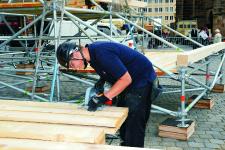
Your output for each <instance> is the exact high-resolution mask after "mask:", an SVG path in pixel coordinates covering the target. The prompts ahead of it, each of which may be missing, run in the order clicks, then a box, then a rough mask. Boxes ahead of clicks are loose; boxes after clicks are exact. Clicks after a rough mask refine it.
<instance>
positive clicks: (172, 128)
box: [159, 118, 195, 133]
mask: <svg viewBox="0 0 225 150" xmlns="http://www.w3.org/2000/svg"><path fill="white" fill-rule="evenodd" d="M179 123H180V121H176V120H174V119H171V118H168V119H166V120H165V121H163V122H162V123H161V124H160V126H159V130H160V131H168V132H176V133H189V132H190V130H192V128H194V126H195V122H193V121H188V122H186V123H188V124H190V126H189V127H188V128H179V127H177V125H178V124H179Z"/></svg>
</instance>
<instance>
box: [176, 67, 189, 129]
mask: <svg viewBox="0 0 225 150" xmlns="http://www.w3.org/2000/svg"><path fill="white" fill-rule="evenodd" d="M179 72H180V79H181V97H180V105H181V123H180V124H178V127H183V128H184V127H187V126H188V124H186V123H185V120H186V116H187V113H186V112H185V100H186V97H185V96H186V95H185V73H186V69H185V68H180V70H179Z"/></svg>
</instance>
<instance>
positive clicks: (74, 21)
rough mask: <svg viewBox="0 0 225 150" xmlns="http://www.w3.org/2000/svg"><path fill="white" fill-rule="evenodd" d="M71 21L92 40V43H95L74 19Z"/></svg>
mask: <svg viewBox="0 0 225 150" xmlns="http://www.w3.org/2000/svg"><path fill="white" fill-rule="evenodd" d="M70 20H71V21H72V22H73V23H74V24H75V25H76V26H77V27H78V28H79V29H80V30H81V31H82V32H83V33H84V34H85V35H86V36H87V37H88V38H89V39H90V40H91V42H94V41H95V40H94V39H93V38H92V37H91V36H90V35H89V34H88V33H87V32H86V31H85V30H84V29H83V28H81V27H80V25H79V24H78V23H77V22H76V21H75V20H74V19H72V18H70Z"/></svg>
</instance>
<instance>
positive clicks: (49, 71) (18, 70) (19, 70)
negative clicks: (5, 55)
mask: <svg viewBox="0 0 225 150" xmlns="http://www.w3.org/2000/svg"><path fill="white" fill-rule="evenodd" d="M0 71H11V72H35V70H31V69H6V68H0ZM52 71H53V70H38V72H41V73H52Z"/></svg>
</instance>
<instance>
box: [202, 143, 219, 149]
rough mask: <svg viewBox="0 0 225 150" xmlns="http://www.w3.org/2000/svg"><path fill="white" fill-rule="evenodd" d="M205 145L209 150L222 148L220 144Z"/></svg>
mask: <svg viewBox="0 0 225 150" xmlns="http://www.w3.org/2000/svg"><path fill="white" fill-rule="evenodd" d="M205 145H206V147H207V148H213V149H216V148H220V145H218V144H213V143H206V144H205Z"/></svg>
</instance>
